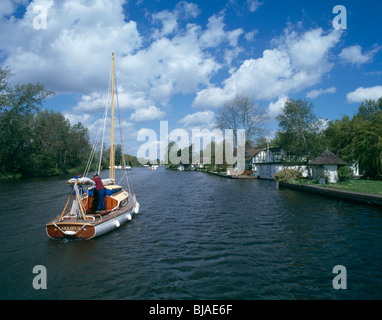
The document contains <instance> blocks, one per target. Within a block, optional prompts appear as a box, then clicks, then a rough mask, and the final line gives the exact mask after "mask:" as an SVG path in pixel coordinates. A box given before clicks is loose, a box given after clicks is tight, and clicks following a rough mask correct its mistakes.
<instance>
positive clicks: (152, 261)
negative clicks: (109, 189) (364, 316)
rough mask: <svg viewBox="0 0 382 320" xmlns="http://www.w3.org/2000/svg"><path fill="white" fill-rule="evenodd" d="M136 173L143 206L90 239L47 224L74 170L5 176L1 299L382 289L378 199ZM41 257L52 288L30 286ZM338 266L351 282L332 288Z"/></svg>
mask: <svg viewBox="0 0 382 320" xmlns="http://www.w3.org/2000/svg"><path fill="white" fill-rule="evenodd" d="M117 174H121V172H120V171H117ZM129 175H130V180H131V182H132V184H133V187H134V191H135V193H136V195H137V198H138V201H139V203H140V213H139V214H138V215H137V216H136V218H135V219H133V220H132V221H131V222H130V223H128V224H126V225H124V226H123V227H121V228H119V229H117V230H115V231H113V232H111V233H108V234H106V235H104V236H102V237H100V238H96V239H94V240H90V241H54V240H50V239H49V238H48V237H47V235H46V234H45V228H44V227H45V224H46V222H48V221H49V220H50V219H51V218H52V217H54V216H56V215H57V214H59V213H60V211H61V210H62V208H63V206H64V204H65V202H66V200H67V197H68V193H67V191H68V187H67V186H66V185H65V180H66V179H67V178H70V177H58V178H57V177H56V178H44V179H29V180H24V181H13V182H6V183H5V182H3V183H0V191H1V192H0V206H1V208H0V237H1V247H0V248H1V258H0V261H1V268H2V272H1V276H0V298H1V299H100V298H102V299H381V298H382V291H381V287H382V269H381V262H382V245H381V237H382V233H381V231H382V210H381V209H377V208H375V207H368V206H364V205H359V204H354V203H350V202H349V203H348V202H344V201H339V200H335V199H329V198H325V197H322V196H319V195H314V194H309V193H303V192H299V191H293V190H284V189H283V190H278V188H277V184H276V183H275V182H273V181H264V180H231V179H225V178H221V177H216V176H211V175H208V174H204V173H200V172H178V171H169V170H166V169H164V168H159V169H158V171H148V170H147V169H145V168H134V169H133V170H132V171H131V172H129ZM117 179H118V177H117ZM117 181H118V180H117ZM35 265H44V266H45V267H46V269H47V276H48V281H47V285H48V289H47V290H38V291H37V290H34V289H33V287H32V281H33V277H34V276H35V275H34V274H33V273H32V269H33V267H34V266H35ZM335 265H344V266H345V267H346V268H347V273H348V289H347V290H334V289H333V287H332V280H333V278H334V276H335V275H334V274H332V269H333V267H334V266H335Z"/></svg>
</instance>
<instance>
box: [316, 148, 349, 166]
mask: <svg viewBox="0 0 382 320" xmlns="http://www.w3.org/2000/svg"><path fill="white" fill-rule="evenodd" d="M309 163H310V164H348V163H347V162H345V161H344V160H342V159H340V158H338V157H337V156H336V155H335V154H334V153H333V152H330V151H329V150H328V149H326V150H325V151H324V152H323V153H321V154H320V155H319V156H318V157H317V158H315V159H313V160H311V161H310V162H309Z"/></svg>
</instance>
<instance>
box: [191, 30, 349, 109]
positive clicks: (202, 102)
mask: <svg viewBox="0 0 382 320" xmlns="http://www.w3.org/2000/svg"><path fill="white" fill-rule="evenodd" d="M340 35H341V33H340V32H339V31H338V30H333V31H332V32H330V33H329V34H327V35H325V34H324V33H323V31H322V29H321V28H318V29H314V30H310V31H307V32H305V33H303V34H301V35H299V34H297V33H296V32H294V31H290V30H288V29H287V30H286V32H285V34H284V35H283V36H282V37H280V38H278V39H274V41H273V43H274V44H276V48H274V49H266V50H264V52H263V56H262V57H259V58H257V59H247V60H245V61H244V62H243V63H242V65H241V66H240V67H239V68H238V69H237V70H235V71H234V72H233V73H232V75H231V76H230V77H229V78H228V79H226V80H225V81H224V82H223V85H222V87H215V86H212V85H210V86H208V87H207V88H205V89H202V90H201V91H199V92H198V93H197V96H196V98H195V100H194V102H193V105H194V106H195V107H220V106H222V104H223V103H224V101H226V100H229V99H232V98H233V97H234V96H235V95H237V94H239V95H242V94H244V95H250V96H252V97H253V98H254V99H261V100H262V99H266V100H272V99H275V98H277V97H280V96H283V95H288V94H289V93H293V92H299V91H301V90H302V89H304V88H307V87H310V86H312V85H315V84H317V83H318V82H319V81H320V80H321V78H322V76H323V75H324V74H325V73H327V72H328V71H329V70H330V69H331V68H332V66H333V65H332V63H331V62H330V61H329V51H330V50H331V49H332V48H334V47H335V45H336V44H337V43H338V42H339V39H340Z"/></svg>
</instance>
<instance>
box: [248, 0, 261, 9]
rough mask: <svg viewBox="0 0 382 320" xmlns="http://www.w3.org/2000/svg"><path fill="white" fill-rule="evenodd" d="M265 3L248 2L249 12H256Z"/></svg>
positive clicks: (250, 0)
mask: <svg viewBox="0 0 382 320" xmlns="http://www.w3.org/2000/svg"><path fill="white" fill-rule="evenodd" d="M262 4H263V3H262V2H260V1H258V0H247V5H248V10H249V11H251V12H255V11H256V10H257V9H258V8H259V7H260V6H261V5H262Z"/></svg>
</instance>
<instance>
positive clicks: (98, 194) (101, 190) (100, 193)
mask: <svg viewBox="0 0 382 320" xmlns="http://www.w3.org/2000/svg"><path fill="white" fill-rule="evenodd" d="M92 180H93V181H94V182H95V184H96V186H95V190H94V195H95V199H97V198H98V203H97V202H93V204H94V205H95V204H97V209H96V212H97V211H98V212H100V211H105V209H106V206H105V195H106V189H105V187H104V185H103V183H102V180H101V178H100V177H99V175H98V173H95V174H94V177H93V179H92Z"/></svg>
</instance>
